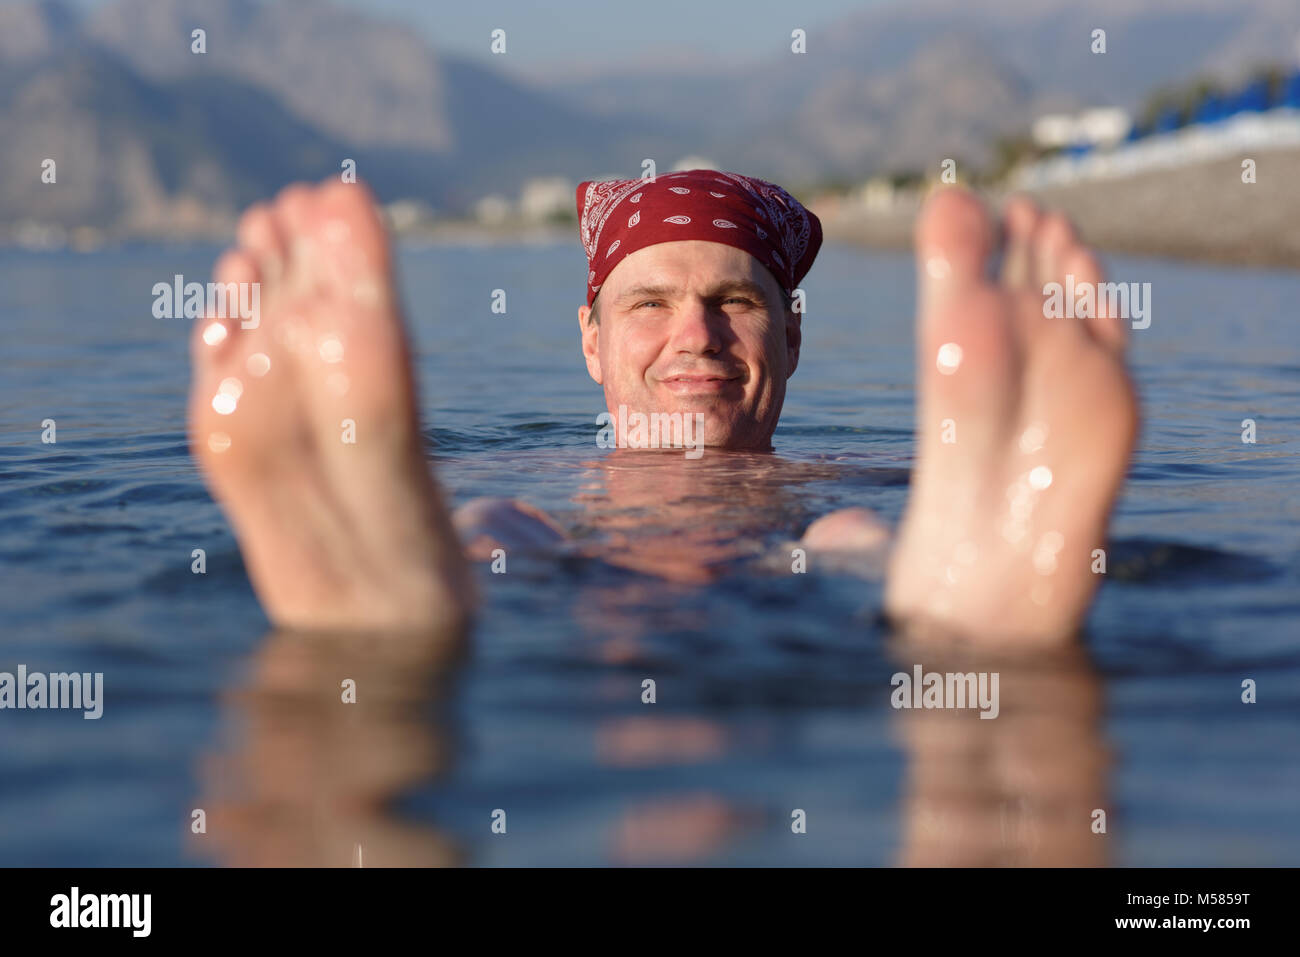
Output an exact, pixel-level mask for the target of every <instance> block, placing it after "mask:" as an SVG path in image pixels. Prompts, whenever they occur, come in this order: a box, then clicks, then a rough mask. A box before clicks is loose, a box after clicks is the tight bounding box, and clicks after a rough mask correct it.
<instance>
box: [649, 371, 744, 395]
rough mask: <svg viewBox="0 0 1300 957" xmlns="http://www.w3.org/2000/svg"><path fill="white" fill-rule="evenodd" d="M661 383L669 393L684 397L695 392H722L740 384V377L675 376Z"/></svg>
mask: <svg viewBox="0 0 1300 957" xmlns="http://www.w3.org/2000/svg"><path fill="white" fill-rule="evenodd" d="M661 381H662V385H663V386H664V388H666V389H667V390H668V391H669V392H674V393H677V394H678V395H683V394H689V393H693V392H721V391H723V390H724V389H727V388H730V387H731V386H732V385H735V384H739V382H740V376H738V375H734V376H722V375H675V376H671V377H669V378H667V379H663V380H661Z"/></svg>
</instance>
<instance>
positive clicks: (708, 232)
mask: <svg viewBox="0 0 1300 957" xmlns="http://www.w3.org/2000/svg"><path fill="white" fill-rule="evenodd" d="M659 179H660V180H662V179H670V180H674V181H677V182H679V183H680V182H683V181H684V182H685V183H687V184H689V185H672V186H669V185H667V184H665V183H661V182H657V181H656V180H650V179H621V180H608V181H603V182H595V181H589V182H585V183H582V184H581V185H579V187H578V190H577V196H576V200H577V210H578V230H579V233H580V235H581V238H582V245H583V249H584V250H585V252H586V254H587V264H588V277H587V305H591V304H592V302H594V301H595V298H596V293H597V292H598V291H599V290H600V287H601V286H602V285H603V284H604V282H605V279H606V277H607V276H608V275H609V274H610V273H611V272H612V271H613V270H614V268H615V267H616V266H617V265H618V264H619V263H620V262H622V261H623V259H624V258H626V257H627V256H628V255H630V254H631V253H634V252H636V251H637V250H638V249H644V248H645V247H647V246H653V245H655V244H656V243H667V242H676V241H680V240H705V241H708V242H718V243H723V244H725V245H728V246H734V247H736V248H737V249H742V250H744V251H745V252H747V253H749V254H750V255H752V256H753V257H754V258H755V259H757V260H758V261H759V262H761V263H762V264H763V265H764V266H765V267H767V269H768V271H770V272H771V273H772V275H773V277H774V278H775V279H776V281H777V283H778V284H779V285H780V286H781V288H782V289H783V290H784V291H785V292H786V293H787V294H790V293H792V292H793V290H794V288H795V287H796V286H797V285H798V284H799V282H800V280H802V279H803V277H804V276H805V275H807V273H808V270H809V269H810V268H812V264H813V260H814V259H815V258H816V256H817V252H818V250H819V249H820V248H821V243H822V228H821V222H820V221H819V220H818V218H817V216H816V215H815V214H813V213H811V212H809V211H808V210H807V209H805V208H804V207H803V206H802V205H801V204H800V203H799V201H798V200H797V199H795V198H794V197H793V196H791V195H790V194H789V193H787V192H786V191H785V190H783V189H782V188H781V187H779V186H777V185H775V184H773V183H768V182H766V181H764V180H761V179H755V178H753V177H751V176H743V175H741V174H739V173H728V172H722V171H719V170H686V171H682V172H676V173H671V174H668V176H666V177H659ZM717 186H721V188H722V191H721V192H719V190H718V189H717V188H716V187H717ZM625 203H626V204H630V205H631V206H633V207H634V209H633V210H631V211H630V212H631V215H628V212H629V210H628V208H627V206H626V205H624V204H625ZM620 208H621V215H619V216H615V215H614V214H615V212H620ZM642 211H645V212H646V214H647V216H646V220H647V221H646V222H645V223H644V224H642V216H641V213H642ZM624 223H626V225H624ZM638 224H640V225H638ZM602 247H605V255H604V256H599V255H598V251H599V250H600V249H601V248H602ZM615 253H618V255H617V256H615V255H614V254H615Z"/></svg>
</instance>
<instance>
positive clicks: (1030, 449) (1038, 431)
mask: <svg viewBox="0 0 1300 957" xmlns="http://www.w3.org/2000/svg"><path fill="white" fill-rule="evenodd" d="M1046 441H1047V426H1045V425H1042V424H1041V423H1038V422H1035V423H1033V424H1032V425H1030V426H1029V428H1027V429H1025V432H1024V434H1023V435H1021V436H1020V451H1021V452H1024V453H1025V454H1026V455H1031V454H1033V453H1034V452H1037V451H1038V450H1039V449H1041V448H1042V447H1043V443H1044V442H1046Z"/></svg>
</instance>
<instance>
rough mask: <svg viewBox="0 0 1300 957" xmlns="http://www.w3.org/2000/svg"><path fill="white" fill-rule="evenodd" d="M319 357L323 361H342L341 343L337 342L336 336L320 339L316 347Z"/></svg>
mask: <svg viewBox="0 0 1300 957" xmlns="http://www.w3.org/2000/svg"><path fill="white" fill-rule="evenodd" d="M316 351H317V352H319V353H320V357H321V359H323V360H324V361H325V362H330V363H333V362H342V361H343V343H341V342H339V340H338V337H337V336H328V337H327V338H325V339H322V340H321V342H320V345H319V346H318V347H317V350H316Z"/></svg>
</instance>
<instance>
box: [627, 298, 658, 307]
mask: <svg viewBox="0 0 1300 957" xmlns="http://www.w3.org/2000/svg"><path fill="white" fill-rule="evenodd" d="M657 305H659V303H657V302H655V301H654V300H646V301H645V302H638V303H637V304H636V305H635V306H633V307H632V308H633V309H640V308H641V307H642V306H657Z"/></svg>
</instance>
